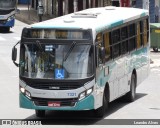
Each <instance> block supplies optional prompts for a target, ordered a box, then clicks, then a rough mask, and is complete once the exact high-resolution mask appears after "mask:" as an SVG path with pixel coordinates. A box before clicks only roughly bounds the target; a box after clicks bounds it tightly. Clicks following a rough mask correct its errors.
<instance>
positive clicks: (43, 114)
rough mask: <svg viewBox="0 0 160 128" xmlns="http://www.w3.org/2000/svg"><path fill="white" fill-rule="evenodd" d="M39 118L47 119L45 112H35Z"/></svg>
mask: <svg viewBox="0 0 160 128" xmlns="http://www.w3.org/2000/svg"><path fill="white" fill-rule="evenodd" d="M35 113H36V116H37V117H45V110H35Z"/></svg>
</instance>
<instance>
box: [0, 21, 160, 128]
mask: <svg viewBox="0 0 160 128" xmlns="http://www.w3.org/2000/svg"><path fill="white" fill-rule="evenodd" d="M25 26H27V25H26V24H24V23H22V22H19V21H16V25H15V27H14V28H12V29H11V32H10V33H2V32H0V119H38V118H37V117H36V116H35V114H34V110H27V109H21V108H19V98H18V93H19V79H18V68H17V67H16V66H15V65H14V64H13V63H12V60H11V51H12V47H13V46H14V45H15V44H16V42H18V40H19V39H20V36H21V31H22V29H23V27H25ZM159 58H160V52H158V53H154V52H152V50H151V59H152V61H153V64H151V72H150V76H149V77H148V78H147V79H146V80H145V81H144V82H143V83H142V84H141V85H139V86H138V88H137V95H136V100H135V101H134V102H133V103H125V102H122V101H121V100H116V101H114V102H112V103H110V105H109V109H108V111H107V112H106V114H105V117H104V118H102V119H95V118H93V114H92V112H52V111H48V112H47V114H46V117H45V118H44V119H52V120H53V122H52V125H62V127H63V126H64V125H67V127H74V126H75V125H76V126H77V125H79V124H80V125H93V124H96V123H97V122H99V121H102V120H103V119H160V84H159V83H160V82H159V81H160V59H159ZM46 123H47V122H46ZM159 125H160V124H159ZM48 127H49V126H48ZM58 127H59V126H58ZM65 127H66V126H65ZM94 127H99V125H94ZM101 127H104V126H101ZM112 127H113V126H112ZM125 127H126V126H124V128H125ZM147 127H150V126H147ZM154 127H155V126H154ZM138 128H139V127H138ZM145 128H146V127H145Z"/></svg>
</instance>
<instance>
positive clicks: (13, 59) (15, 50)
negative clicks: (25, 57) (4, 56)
mask: <svg viewBox="0 0 160 128" xmlns="http://www.w3.org/2000/svg"><path fill="white" fill-rule="evenodd" d="M19 43H20V42H18V43H17V44H16V45H15V46H13V48H12V61H13V63H14V64H15V65H16V66H17V67H19V64H17V63H16V60H17V48H16V46H17V45H18V44H19Z"/></svg>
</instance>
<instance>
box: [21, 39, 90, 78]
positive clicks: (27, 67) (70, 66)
mask: <svg viewBox="0 0 160 128" xmlns="http://www.w3.org/2000/svg"><path fill="white" fill-rule="evenodd" d="M20 56H21V57H20V75H21V76H22V77H26V78H33V79H36V78H37V79H85V78H88V77H91V76H92V75H93V48H92V46H91V45H89V44H81V43H78V44H77V43H75V42H73V43H71V44H63V45H62V44H40V43H37V44H36V43H33V44H22V45H21V55H20Z"/></svg>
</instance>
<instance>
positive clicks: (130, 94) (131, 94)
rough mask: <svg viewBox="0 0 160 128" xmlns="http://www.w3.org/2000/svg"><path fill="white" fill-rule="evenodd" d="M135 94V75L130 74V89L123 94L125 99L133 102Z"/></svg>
mask: <svg viewBox="0 0 160 128" xmlns="http://www.w3.org/2000/svg"><path fill="white" fill-rule="evenodd" d="M135 96H136V76H135V74H132V76H131V84H130V91H129V92H128V93H127V94H126V96H125V98H126V101H127V102H133V101H134V100H135Z"/></svg>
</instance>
